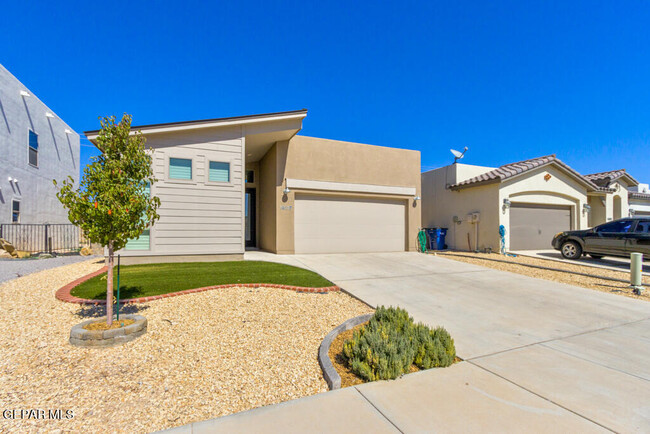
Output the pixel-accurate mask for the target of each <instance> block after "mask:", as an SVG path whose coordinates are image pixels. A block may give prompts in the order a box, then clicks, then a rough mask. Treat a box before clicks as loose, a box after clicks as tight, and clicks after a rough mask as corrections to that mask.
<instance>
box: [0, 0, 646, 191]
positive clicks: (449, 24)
mask: <svg viewBox="0 0 650 434" xmlns="http://www.w3.org/2000/svg"><path fill="white" fill-rule="evenodd" d="M274 3H275V2H245V1H236V2H235V1H233V2H225V1H223V2H204V1H203V2H194V1H183V2H171V1H164V0H161V1H156V2H151V1H148V2H144V1H143V2H139V1H133V2H121V1H111V2H107V3H106V2H105V3H98V2H88V1H79V2H65V3H58V2H7V3H5V4H4V6H3V13H2V16H1V17H0V24H1V26H0V27H1V28H2V29H3V30H2V33H3V42H2V43H0V63H2V64H3V65H4V66H5V67H6V68H7V69H9V70H10V71H11V72H12V73H13V74H14V75H16V76H17V77H18V78H19V79H20V80H21V81H22V82H23V83H24V84H25V85H26V86H27V87H29V88H30V89H31V90H32V91H33V92H34V93H35V94H36V95H38V97H39V98H40V99H42V100H43V101H44V102H45V103H46V104H48V105H49V106H50V108H52V109H53V110H54V111H55V112H56V113H57V114H58V115H59V116H60V117H61V118H62V119H64V120H65V121H66V122H67V123H68V124H70V125H71V126H72V127H73V128H74V129H75V130H77V131H78V132H81V131H84V130H89V129H96V128H98V120H97V119H98V117H99V116H103V115H110V114H115V115H121V114H122V113H123V112H128V113H131V114H133V116H134V123H135V124H147V123H158V122H172V121H181V120H191V119H202V118H212V117H222V116H235V115H245V114H252V113H264V112H273V111H283V110H293V109H300V108H307V109H309V114H308V116H307V119H306V120H305V122H304V128H303V131H302V134H305V135H311V136H317V137H325V138H331V139H339V140H349V141H356V142H362V143H371V144H376V145H385V146H395V147H402V148H411V149H418V150H420V151H421V152H422V166H423V168H424V169H429V168H434V167H438V166H441V165H445V164H448V163H450V162H451V161H452V157H451V154H450V153H449V151H448V149H449V148H452V147H453V148H457V149H459V148H462V147H463V146H468V147H469V151H468V152H467V155H466V158H465V160H464V162H466V163H468V164H479V165H488V166H498V165H501V164H504V163H508V162H513V161H517V160H522V159H526V158H531V157H535V156H540V155H545V154H551V153H556V154H557V155H558V157H559V158H561V159H562V160H564V161H565V162H566V163H567V164H569V165H570V166H572V167H574V168H575V169H577V170H578V171H580V172H582V173H590V172H597V171H604V170H610V169H619V168H626V169H628V171H629V172H630V173H631V174H632V175H633V176H635V177H636V178H637V179H639V180H641V181H643V180H645V182H648V181H650V158H648V157H649V155H648V154H649V152H648V149H649V145H650V56H649V55H648V54H649V51H648V47H650V32H648V30H647V29H648V22H650V3H647V2H641V1H627V2H614V1H612V2H599V1H587V2H578V1H574V2H551V1H539V2H532V1H525V2H521V1H519V2H506V1H502V2H485V1H476V2H462V1H458V2H431V1H427V2H410V1H401V2H392V3H386V2H381V1H379V2H377V1H375V2H350V1H328V2H305V1H283V2H277V3H275V4H274ZM85 143H87V142H85ZM93 152H95V150H94V149H93V148H90V147H82V160H87V158H88V157H89V156H90V155H91V154H92V153H93ZM82 162H84V161H82Z"/></svg>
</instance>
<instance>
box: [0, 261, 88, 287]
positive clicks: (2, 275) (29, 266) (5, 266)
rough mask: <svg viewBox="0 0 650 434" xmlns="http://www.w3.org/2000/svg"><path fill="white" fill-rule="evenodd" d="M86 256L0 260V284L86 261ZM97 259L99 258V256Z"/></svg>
mask: <svg viewBox="0 0 650 434" xmlns="http://www.w3.org/2000/svg"><path fill="white" fill-rule="evenodd" d="M88 258H89V257H88V256H81V255H63V256H57V257H54V258H48V259H36V258H26V259H9V258H0V283H1V282H6V281H8V280H11V279H16V278H18V277H22V276H26V275H28V274H30V273H36V272H38V271H42V270H48V269H50V268H56V267H61V266H62V265H67V264H76V263H77V262H83V261H87V260H88ZM97 258H100V257H99V256H98V257H97Z"/></svg>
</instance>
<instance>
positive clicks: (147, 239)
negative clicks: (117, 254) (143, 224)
mask: <svg viewBox="0 0 650 434" xmlns="http://www.w3.org/2000/svg"><path fill="white" fill-rule="evenodd" d="M144 191H145V192H146V193H147V194H148V195H149V197H151V186H150V185H149V183H147V185H146V186H145V190H144ZM143 218H144V216H143ZM150 235H151V231H150V230H149V229H145V230H144V231H142V234H140V236H139V237H138V238H134V239H132V240H129V241H127V243H126V245H125V246H124V250H151V236H150Z"/></svg>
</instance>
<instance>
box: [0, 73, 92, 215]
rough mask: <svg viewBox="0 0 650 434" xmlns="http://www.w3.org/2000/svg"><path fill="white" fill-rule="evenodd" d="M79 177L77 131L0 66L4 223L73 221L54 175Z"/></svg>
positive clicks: (0, 198)
mask: <svg viewBox="0 0 650 434" xmlns="http://www.w3.org/2000/svg"><path fill="white" fill-rule="evenodd" d="M67 176H72V177H73V178H74V179H75V181H77V182H78V180H79V135H78V134H77V133H75V132H74V131H73V130H72V128H70V126H68V125H67V124H66V123H65V122H64V121H63V120H61V119H60V118H59V117H58V116H57V115H56V114H55V113H54V111H52V110H51V109H50V108H49V107H48V106H46V105H45V104H44V103H43V102H42V101H41V100H39V99H38V98H37V97H36V95H34V94H33V93H32V92H31V91H30V90H29V89H27V87H25V86H24V85H23V84H22V83H21V82H20V81H19V80H18V79H17V78H16V77H14V76H13V75H12V74H11V73H10V72H9V71H8V70H7V69H6V68H4V67H3V66H2V65H0V223H69V221H68V214H67V211H66V210H65V209H64V208H63V206H62V205H61V203H60V202H59V200H58V199H57V197H56V189H55V187H54V185H53V184H52V180H53V179H58V180H62V179H64V178H66V177H67Z"/></svg>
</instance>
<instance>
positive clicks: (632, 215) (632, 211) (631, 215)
mask: <svg viewBox="0 0 650 434" xmlns="http://www.w3.org/2000/svg"><path fill="white" fill-rule="evenodd" d="M634 214H636V211H635V210H633V209H630V217H634Z"/></svg>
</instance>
